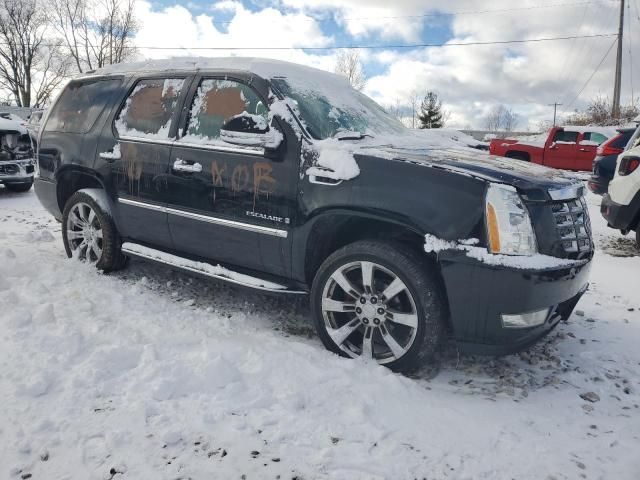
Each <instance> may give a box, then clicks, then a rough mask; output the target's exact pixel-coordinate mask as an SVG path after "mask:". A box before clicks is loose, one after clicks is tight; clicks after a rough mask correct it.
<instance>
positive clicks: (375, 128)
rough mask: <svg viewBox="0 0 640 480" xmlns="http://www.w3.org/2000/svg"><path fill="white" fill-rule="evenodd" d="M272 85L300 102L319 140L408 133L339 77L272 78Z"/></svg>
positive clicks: (304, 118)
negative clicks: (343, 135)
mask: <svg viewBox="0 0 640 480" xmlns="http://www.w3.org/2000/svg"><path fill="white" fill-rule="evenodd" d="M271 82H272V83H273V85H274V86H275V87H276V88H277V89H278V90H279V91H280V93H281V94H282V95H284V96H285V97H289V98H291V99H293V100H294V101H295V102H296V103H297V107H298V111H299V113H300V116H301V117H302V120H303V122H304V123H305V125H306V127H307V130H308V131H309V133H310V134H311V136H313V137H314V138H316V139H319V140H323V139H326V138H331V137H333V136H335V135H336V134H337V133H339V132H342V131H352V132H357V133H360V134H367V135H371V136H373V137H376V136H379V135H389V134H394V133H395V134H404V133H406V128H405V127H404V126H403V125H402V124H401V123H400V122H399V121H398V120H396V119H395V118H393V117H392V116H391V115H389V114H388V113H386V112H385V111H384V110H383V109H382V107H380V105H378V104H377V103H376V102H374V101H373V100H371V99H370V98H369V97H367V96H366V95H363V94H362V93H360V92H358V91H356V90H354V89H353V88H351V87H350V86H349V84H348V83H347V82H346V81H343V79H341V78H339V77H335V78H334V76H329V75H322V76H321V78H317V77H310V76H306V75H305V76H304V78H302V77H301V78H298V77H295V76H294V77H290V76H287V78H281V77H273V78H272V79H271Z"/></svg>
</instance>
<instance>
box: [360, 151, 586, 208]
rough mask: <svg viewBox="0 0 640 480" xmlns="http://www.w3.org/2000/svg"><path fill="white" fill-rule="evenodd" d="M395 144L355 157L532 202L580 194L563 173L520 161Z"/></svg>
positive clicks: (571, 178)
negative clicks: (514, 193) (515, 193)
mask: <svg viewBox="0 0 640 480" xmlns="http://www.w3.org/2000/svg"><path fill="white" fill-rule="evenodd" d="M398 143H399V142H397V140H396V142H394V144H393V145H378V146H374V145H367V146H362V147H361V148H360V149H359V150H360V152H358V153H361V154H364V155H373V156H380V157H384V158H387V159H389V160H394V161H399V162H410V163H414V164H420V165H425V166H428V167H432V168H440V169H443V170H448V171H451V172H455V173H458V174H461V175H468V176H472V177H475V178H479V179H482V180H485V181H488V182H496V183H503V184H507V185H512V186H514V187H515V188H517V189H518V190H519V191H520V193H521V194H522V195H523V196H525V197H526V198H527V199H529V200H532V201H548V200H551V199H559V198H558V194H555V193H554V194H550V193H549V192H550V191H552V192H556V191H559V190H563V191H564V192H565V193H564V194H563V196H566V195H567V190H568V189H569V190H571V189H573V190H575V192H576V193H575V195H580V194H582V193H583V192H584V186H583V185H582V182H581V181H580V180H579V179H578V178H577V177H576V176H575V175H572V174H571V173H568V172H566V171H562V170H556V169H552V168H548V167H544V166H542V165H538V164H535V163H529V162H525V161H522V160H516V159H512V158H505V157H497V156H493V155H488V154H485V153H482V152H479V151H478V150H473V149H470V148H456V147H450V146H446V147H445V146H441V145H436V146H434V145H429V146H426V145H425V146H418V145H415V144H413V142H411V143H412V144H411V145H408V146H404V145H402V144H398ZM575 195H574V197H575Z"/></svg>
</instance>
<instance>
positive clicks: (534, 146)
mask: <svg viewBox="0 0 640 480" xmlns="http://www.w3.org/2000/svg"><path fill="white" fill-rule="evenodd" d="M614 135H616V130H615V128H614V127H570V126H567V127H553V128H552V129H551V130H549V134H548V135H547V136H546V138H545V137H544V136H542V135H533V136H531V137H530V138H527V137H523V138H520V139H519V140H514V139H508V138H496V139H493V140H491V144H490V145H489V153H491V154H492V155H499V156H501V157H509V158H517V159H519V160H525V161H527V162H533V163H539V164H540V165H546V166H548V167H553V168H562V169H566V170H584V171H591V168H592V163H593V159H594V158H595V156H596V150H597V149H598V146H599V145H600V144H601V143H603V142H605V141H606V140H607V139H608V138H610V137H612V136H614Z"/></svg>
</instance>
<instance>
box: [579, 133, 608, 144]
mask: <svg viewBox="0 0 640 480" xmlns="http://www.w3.org/2000/svg"><path fill="white" fill-rule="evenodd" d="M584 140H585V141H589V142H593V143H595V144H597V145H600V144H601V143H604V142H606V141H607V137H606V136H605V135H603V134H601V133H597V132H585V133H584Z"/></svg>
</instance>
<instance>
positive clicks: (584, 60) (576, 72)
mask: <svg viewBox="0 0 640 480" xmlns="http://www.w3.org/2000/svg"><path fill="white" fill-rule="evenodd" d="M595 13H596V15H597V14H598V13H599V12H595ZM589 16H591V14H590V15H589ZM614 17H616V18H617V14H616V11H615V9H614V8H609V9H607V15H606V19H601V20H603V22H602V24H603V25H605V26H607V28H608V27H609V25H611V24H612V19H613V18H614ZM590 20H591V19H590ZM616 26H617V24H616ZM588 47H589V44H588V42H581V43H580V47H579V49H578V52H577V53H576V55H575V56H574V58H572V59H571V62H570V64H569V70H568V71H569V72H573V75H571V74H569V75H567V78H566V81H565V82H564V83H565V84H566V86H565V88H564V89H563V91H562V96H561V100H560V101H561V102H562V103H564V104H565V105H567V104H568V103H569V99H570V98H571V97H572V95H573V93H572V92H574V91H575V90H573V88H572V87H573V86H574V85H576V84H578V82H579V81H581V80H582V78H581V76H580V69H579V68H577V67H579V66H581V65H584V66H591V65H593V64H594V62H592V58H594V57H595V55H597V52H596V51H595V50H594V49H593V48H588ZM596 61H597V59H596ZM589 68H590V67H589ZM579 77H580V78H579Z"/></svg>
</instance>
